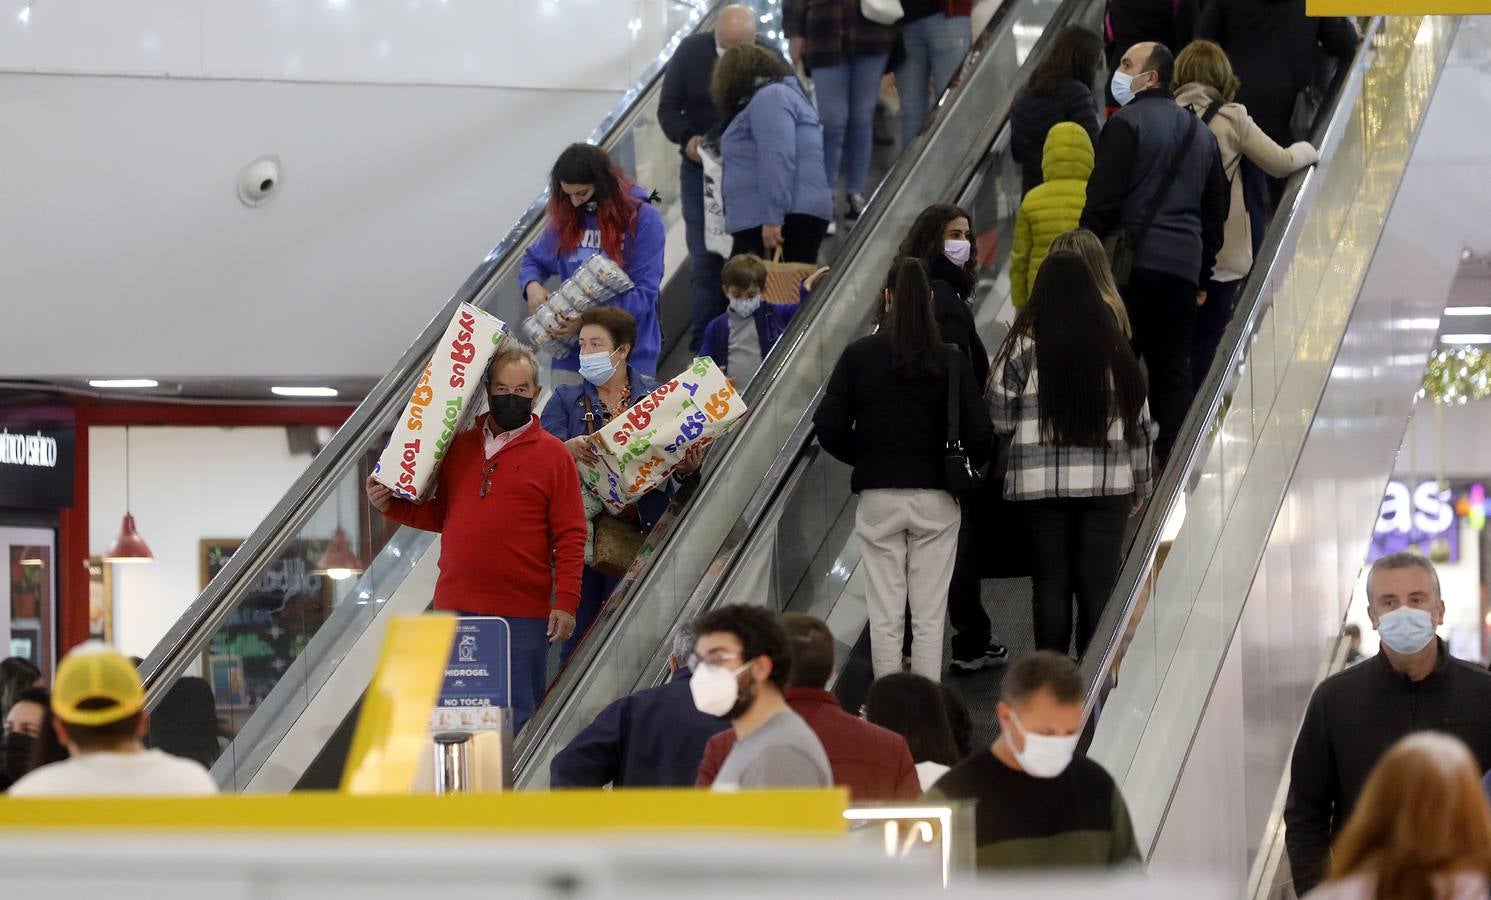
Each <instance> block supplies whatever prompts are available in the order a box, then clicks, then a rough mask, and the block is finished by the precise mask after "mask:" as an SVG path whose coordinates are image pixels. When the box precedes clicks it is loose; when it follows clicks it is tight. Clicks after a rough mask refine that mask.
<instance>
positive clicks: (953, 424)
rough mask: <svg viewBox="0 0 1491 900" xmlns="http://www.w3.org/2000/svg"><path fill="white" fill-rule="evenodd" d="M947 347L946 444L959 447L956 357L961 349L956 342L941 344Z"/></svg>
mask: <svg viewBox="0 0 1491 900" xmlns="http://www.w3.org/2000/svg"><path fill="white" fill-rule="evenodd" d="M942 346H944V347H946V348H947V445H948V446H949V447H959V446H961V445H962V441H963V436H962V433H961V432H962V422H960V421H959V415H958V412H959V409H960V408H961V406H962V403H961V402H960V401H961V400H962V399H963V398H962V397H961V396H960V395H961V393H962V392H961V391H960V390H958V357H960V356H962V355H963V351H961V350H959V349H958V345H957V344H943V345H942Z"/></svg>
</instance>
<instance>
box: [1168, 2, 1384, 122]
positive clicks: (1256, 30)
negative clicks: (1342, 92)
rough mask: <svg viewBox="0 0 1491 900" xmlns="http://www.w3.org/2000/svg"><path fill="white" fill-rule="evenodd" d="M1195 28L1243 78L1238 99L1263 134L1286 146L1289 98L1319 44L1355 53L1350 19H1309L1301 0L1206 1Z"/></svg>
mask: <svg viewBox="0 0 1491 900" xmlns="http://www.w3.org/2000/svg"><path fill="white" fill-rule="evenodd" d="M1196 31H1197V36H1198V37H1204V38H1206V39H1208V40H1212V41H1216V42H1217V43H1218V44H1221V45H1222V49H1223V50H1226V51H1227V56H1228V57H1229V58H1230V59H1231V60H1232V68H1233V69H1234V70H1235V71H1236V73H1237V77H1238V78H1239V79H1241V80H1242V87H1240V88H1239V89H1238V91H1237V102H1238V103H1241V104H1242V105H1243V106H1246V107H1247V108H1248V114H1249V115H1251V116H1252V117H1253V121H1255V122H1257V123H1258V127H1259V128H1262V129H1263V133H1264V134H1266V135H1268V136H1269V137H1270V138H1272V139H1273V140H1274V143H1277V144H1283V145H1285V146H1288V145H1289V144H1291V143H1293V141H1294V137H1293V136H1291V135H1290V133H1289V118H1290V115H1291V113H1293V111H1294V99H1295V97H1296V96H1297V95H1298V94H1299V92H1300V91H1302V90H1304V88H1305V85H1307V84H1309V83H1310V78H1311V76H1312V75H1313V74H1314V71H1315V63H1316V60H1317V58H1318V57H1319V56H1320V52H1321V49H1322V48H1323V50H1324V52H1325V54H1327V55H1329V56H1331V57H1334V58H1335V59H1337V60H1339V61H1341V62H1350V61H1351V58H1352V56H1354V55H1355V54H1356V45H1357V36H1356V29H1355V28H1354V27H1352V25H1351V22H1350V21H1348V20H1346V19H1341V18H1327V19H1314V18H1311V17H1309V16H1307V15H1305V0H1210V2H1209V3H1208V4H1207V7H1206V11H1205V12H1204V13H1202V15H1201V22H1200V24H1199V26H1198V27H1197V29H1196Z"/></svg>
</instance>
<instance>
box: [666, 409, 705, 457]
mask: <svg viewBox="0 0 1491 900" xmlns="http://www.w3.org/2000/svg"><path fill="white" fill-rule="evenodd" d="M709 421H710V419H709V417H708V416H707V415H705V414H704V413H702V412H694V413H690V414H689V416H688V418H686V419H684V420H683V421H682V422H681V423H679V426H678V434H677V435H676V436H675V437H674V438H673V440H672V442H671V443H669V444H667V445H666V446H664V447H663V449H664V450H665V451H667V452H669V453H682V452H683V451H685V450H687V449H688V447H689V445H690V444H692V443H693V442H694V441H696V440H698V439H699V438H700V437H702V436H703V435H704V426H705V425H707V424H709Z"/></svg>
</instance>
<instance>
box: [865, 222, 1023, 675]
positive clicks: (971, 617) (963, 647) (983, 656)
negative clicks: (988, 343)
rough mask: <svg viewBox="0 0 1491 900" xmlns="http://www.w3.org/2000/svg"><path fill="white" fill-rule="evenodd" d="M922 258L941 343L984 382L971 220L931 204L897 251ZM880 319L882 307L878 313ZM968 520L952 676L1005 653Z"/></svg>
mask: <svg viewBox="0 0 1491 900" xmlns="http://www.w3.org/2000/svg"><path fill="white" fill-rule="evenodd" d="M897 255H898V256H901V257H910V258H912V259H919V260H922V261H923V262H924V263H926V265H927V273H928V274H929V275H930V276H931V278H932V313H933V315H935V316H936V317H937V328H938V330H939V331H940V332H941V334H942V339H943V340H944V341H946V342H948V343H950V344H956V345H957V347H958V349H959V350H961V351H963V353H964V355H965V356H967V357H968V363H969V365H971V366H972V367H973V377H974V380H975V381H977V382H978V383H979V384H983V383H985V382H986V381H988V380H989V351H988V350H986V349H985V348H984V342H983V340H982V339H981V338H980V337H979V334H978V328H977V326H976V325H975V324H974V320H973V307H972V306H971V305H970V304H971V302H972V300H973V288H974V285H975V284H976V283H977V282H978V238H977V236H976V235H975V234H974V231H973V217H972V216H970V215H969V214H968V211H967V210H965V209H963V208H961V207H958V206H954V205H953V204H951V203H934V204H932V205H931V206H929V207H927V208H926V209H924V210H922V211H921V213H920V214H919V215H918V216H917V217H916V221H915V222H912V223H911V230H910V231H908V232H907V233H906V239H905V240H903V241H901V249H900V250H899V251H898V253H897ZM879 313H880V318H883V317H884V315H885V308H884V307H881V308H880V310H879ZM973 525H974V522H973V517H972V516H968V517H965V518H964V520H963V523H962V525H961V526H960V527H959V529H958V556H957V563H956V564H955V565H954V567H953V581H952V587H951V588H950V589H949V593H948V598H947V611H948V618H949V619H950V620H951V622H952V626H953V642H952V643H953V647H952V649H953V658H952V662H950V663H949V664H948V666H949V668H951V669H952V671H954V672H976V671H978V670H979V669H983V668H987V667H989V666H995V665H1000V664H1002V663H1004V662H1005V661H1007V660H1008V659H1009V650H1008V649H1007V648H1006V647H1005V646H1004V645H1003V644H1000V643H998V642H997V641H995V640H994V630H993V624H992V623H991V622H990V621H989V614H988V613H987V612H985V611H984V603H983V597H982V591H981V589H980V581H979V576H978V567H977V565H975V560H974V553H973V544H974V528H973Z"/></svg>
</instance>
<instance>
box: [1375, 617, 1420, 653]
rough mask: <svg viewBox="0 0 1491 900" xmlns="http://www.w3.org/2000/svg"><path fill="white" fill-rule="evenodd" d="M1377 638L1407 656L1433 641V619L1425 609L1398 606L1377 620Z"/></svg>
mask: <svg viewBox="0 0 1491 900" xmlns="http://www.w3.org/2000/svg"><path fill="white" fill-rule="evenodd" d="M1377 636H1378V637H1380V638H1381V639H1382V642H1383V643H1384V644H1387V645H1388V646H1389V647H1391V648H1392V649H1393V650H1395V651H1397V652H1398V653H1401V654H1403V655H1404V656H1409V655H1411V654H1414V653H1417V652H1419V651H1420V650H1422V649H1424V648H1425V647H1427V646H1429V642H1430V641H1432V640H1434V617H1433V616H1431V615H1429V611H1428V610H1427V609H1416V608H1414V607H1412V606H1400V607H1398V608H1397V609H1395V610H1393V611H1392V612H1390V613H1386V614H1384V615H1383V617H1382V618H1380V619H1378V620H1377Z"/></svg>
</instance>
